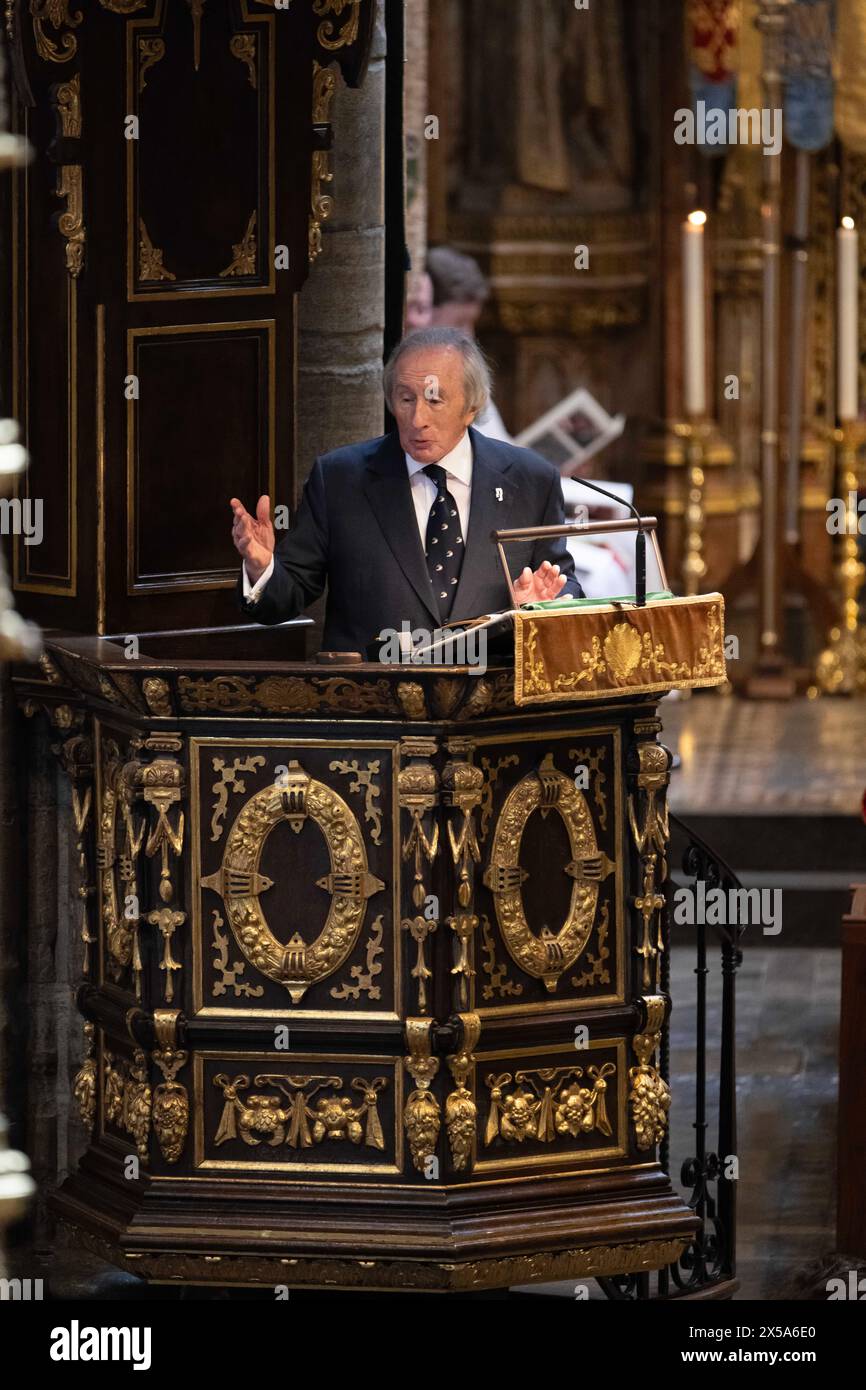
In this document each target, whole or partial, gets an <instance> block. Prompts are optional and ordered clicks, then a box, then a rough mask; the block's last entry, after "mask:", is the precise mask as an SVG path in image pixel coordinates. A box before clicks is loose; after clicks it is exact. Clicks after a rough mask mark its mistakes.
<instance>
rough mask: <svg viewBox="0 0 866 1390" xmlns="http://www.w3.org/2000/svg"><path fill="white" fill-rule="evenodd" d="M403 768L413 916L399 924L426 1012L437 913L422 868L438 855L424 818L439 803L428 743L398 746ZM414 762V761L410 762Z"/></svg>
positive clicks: (404, 845)
mask: <svg viewBox="0 0 866 1390" xmlns="http://www.w3.org/2000/svg"><path fill="white" fill-rule="evenodd" d="M400 751H401V755H402V757H403V759H404V765H403V766H402V767H401V769H400V772H399V774H398V778H397V787H398V792H399V804H400V809H401V811H407V812H408V814H409V818H410V826H409V833H408V835H407V836H406V838H405V839H404V840H402V842H401V847H400V849H401V855H402V859H403V862H404V863H406V862H407V861H408V860H409V859H410V858H411V859H412V860H413V866H414V876H413V882H412V895H411V896H412V904H413V906H414V908H415V914H414V916H410V917H405V918H404V919H403V921H402V922H401V927H402V928H403V930H404V931H407V932H409V934H410V935H411V937H412V939H413V941H414V942H415V943H416V946H417V948H418V949H417V956H416V960H415V965H414V966H413V968H412V972H411V973H412V978H413V979H414V980H416V981H417V983H418V1008H419V1010H420V1011H421V1012H422V1013H426V1012H427V980H429V979H430V978H431V971H430V969H429V968H428V966H427V962H426V960H425V956H424V951H425V945H426V941H427V937H428V936H430V935H431V934H432V933H433V932H435V931H436V929H437V927H438V920H437V913H436V911H435V910H431V909H432V905H431V904H428V903H427V898H428V893H427V889H426V887H425V883H424V865H425V862H426V863H427V864H432V863H433V861H434V859H435V858H436V856H437V854H438V853H439V826H438V825H437V824H436V822H435V820H434V822H433V829H432V833H431V834H429V835H428V833H427V830H426V829H425V825H424V821H425V818H426V817H427V816H428V815H430V814H431V813H432V812H433V811H434V810H435V807H436V805H437V804H438V801H439V794H438V787H439V779H438V777H437V774H436V769H435V768H434V767H433V764H432V763H431V762H429V761H428V760H429V758H430V757H432V756H433V754H434V753H435V751H436V744H435V743H434V742H433V740H432V739H424V738H418V739H413V738H407V739H403V740H402V742H401V745H400ZM411 760H414V761H411Z"/></svg>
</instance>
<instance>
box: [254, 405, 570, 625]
mask: <svg viewBox="0 0 866 1390" xmlns="http://www.w3.org/2000/svg"><path fill="white" fill-rule="evenodd" d="M469 433H470V437H471V440H472V455H473V462H472V492H471V498H470V513H469V534H468V536H467V537H466V538H465V540H466V554H465V556H464V560H463V568H462V570H461V572H460V582H459V584H458V586H457V592H456V595H455V598H454V606H453V609H452V611H451V614H450V619H449V621H451V622H455V621H457V620H459V619H460V618H475V617H478V616H479V615H480V614H482V613H496V612H498V611H499V610H500V609H503V608H508V607H510V606H511V602H510V599H509V595H508V589H507V588H506V585H505V579H504V577H503V574H502V569H501V566H500V563H499V555H498V552H497V549H496V546H495V545H494V543H493V542H492V541H491V539H490V533H491V531H493V530H503V529H504V528H506V527H511V526H556V525H561V524H562V522H563V519H564V512H563V502H562V488H561V486H560V481H559V473H558V471H557V469H556V468H554V467H553V465H552V464H550V463H548V462H547V460H546V459H543V458H541V457H540V456H539V455H538V454H534V453H531V452H530V450H528V449H519V448H517V447H516V446H515V445H513V444H503V443H500V442H499V441H498V440H492V439H487V438H486V437H485V436H484V435H483V434H479V433H478V431H477V430H473V429H470V431H469ZM497 489H501V490H502V500H501V501H499V500H498V499H497V496H496V492H497ZM506 555H507V557H508V560H509V564H510V568H511V573H512V575H516V574H518V573H519V572H520V570H521V569H522V568H523V567H524V565H529V566H530V568H531V569H533V570H535V569H537V568H538V566H539V565H540V564H541V563H542V561H543V560H550V561H551V563H552V564H558V565H559V566H560V569H561V571H562V572H563V573H564V574H565V575H566V576H567V577H568V584H567V585H566V588H565V590H563V592H565V593H570V594H572V595H575V596H578V597H579V596H580V594H581V592H582V591H581V588H580V585H579V584H578V582H577V580H576V578H575V577H574V566H573V564H572V561H571V557H570V555H569V554H568V551H567V549H566V546H565V542H564V541H563V540H561V539H559V540H556V541H553V542H550V543H547V544H545V543H542V542H532V541H517V542H514V543H512V544H510V545H509V546H508V547H507V548H506ZM274 562H275V564H274V572H273V574H272V575H271V578H270V579H269V580H268V582H267V584H266V585H265V588H264V590H263V591H262V594H261V597H260V599H259V601H258V603H256V604H249V603H246V602H245V601H244V599H243V597H242V595H243V586H242V582H241V580H240V579H239V580H238V599H239V602H240V606H241V608H242V610H243V612H244V613H246V614H248V615H249V616H250V617H253V618H255V620H256V621H257V622H261V623H281V622H285V621H286V620H287V619H289V618H296V617H297V616H298V614H300V613H301V612H302V611H303V610H304V609H305V608H306V607H308V606H309V604H311V603H313V602H314V601H315V600H316V599H317V598H318V597H319V595H320V594H321V593H322V592H323V590H324V588H325V585H326V584H327V587H328V600H327V613H326V618H325V631H324V638H323V646H324V649H325V650H326V651H341V652H343V651H345V652H348V651H361V652H363V651H364V650H365V649H366V647H367V646H368V644H369V643H370V642H371V641H372V640H373V639H374V638H375V637H377V636H378V634H379V632H380V631H381V630H382V629H383V628H394V629H395V630H396V631H398V632H399V631H400V626H401V623H402V622H403V621H404V620H406V621H408V622H409V623H410V624H411V625H412V627H413V628H424V629H427V630H432V629H434V628H436V627H438V626H439V625H440V623H441V618H440V615H439V611H438V608H437V603H436V598H435V596H434V593H433V588H432V585H431V583H430V576H429V575H428V573H427V564H426V561H425V559H424V548H423V546H422V544H421V537H420V535H419V533H418V522H417V519H416V514H415V507H414V504H413V501H412V489H411V486H410V483H409V475H408V472H407V469H406V459H405V455H404V453H403V450H402V448H401V447H400V440H399V437H398V435H397V434H396V433H394V434H387V435H384V436H382V437H381V438H379V439H371V440H368V441H367V442H366V443H364V444H351V445H348V446H347V447H346V448H344V449H336V450H335V451H334V452H333V453H331V454H325V455H323V456H322V457H321V458H317V459H316V462H315V464H314V465H313V470H312V472H311V474H310V476H309V478H308V480H307V482H306V485H305V487H304V494H303V498H302V500H301V505H300V507H299V508H298V514H297V518H296V520H295V525H294V527H293V528H292V530H291V531H289V532H287V533H286V534H285V535H284V536H283V537H282V538H281V539H280V540H279V541H278V543H277V548H276V551H275V553H274Z"/></svg>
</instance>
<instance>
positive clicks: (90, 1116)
mask: <svg viewBox="0 0 866 1390" xmlns="http://www.w3.org/2000/svg"><path fill="white" fill-rule="evenodd" d="M94 1033H95V1029H94V1027H93V1024H92V1023H85V1025H84V1039H85V1047H86V1049H87V1052H86V1056H85V1058H84V1061H83V1062H82V1063H81V1066H80V1067H79V1068H78V1071H77V1072H76V1073H75V1080H74V1081H73V1083H72V1094H73V1096H74V1098H75V1101H76V1103H77V1105H78V1112H79V1114H80V1115H81V1123H82V1124H83V1125H84V1128H85V1129H86V1130H87V1132H88V1134H91V1135H92V1134H93V1124H94V1121H95V1119H96V1085H97V1082H96V1058H95V1057H94V1055H93V1046H94Z"/></svg>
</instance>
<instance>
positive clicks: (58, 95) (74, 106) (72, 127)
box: [52, 72, 81, 140]
mask: <svg viewBox="0 0 866 1390" xmlns="http://www.w3.org/2000/svg"><path fill="white" fill-rule="evenodd" d="M52 91H53V92H54V104H55V106H56V108H57V115H58V118H59V120H60V132H61V134H62V135H63V136H64V138H68V139H71V140H78V139H80V137H81V77H80V75H79V74H78V73H77V72H76V73H75V74H74V75H73V76H72V77H70V79H69V81H68V82H60V83H58V85H57V87H55V88H52Z"/></svg>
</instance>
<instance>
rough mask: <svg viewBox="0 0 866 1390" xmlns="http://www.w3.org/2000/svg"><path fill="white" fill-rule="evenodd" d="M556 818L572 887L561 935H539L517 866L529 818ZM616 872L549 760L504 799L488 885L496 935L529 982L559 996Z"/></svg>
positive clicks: (582, 803)
mask: <svg viewBox="0 0 866 1390" xmlns="http://www.w3.org/2000/svg"><path fill="white" fill-rule="evenodd" d="M534 811H539V812H540V813H541V815H542V816H543V817H546V816H547V815H548V814H549V812H550V811H556V813H557V814H558V815H559V816H560V817H561V819H562V821H563V824H564V825H565V828H566V831H567V834H568V839H569V844H570V847H571V855H572V858H571V862H570V863H569V864H567V865H566V866H565V869H564V872H565V873H567V874H568V875H569V877H570V878H572V879H573V880H574V883H573V887H572V890H571V902H570V905H569V911H568V916H567V917H566V919H565V922H564V923H563V924H562V926H561V928H560V930H559V931H558V932H554V931H552V930H551V928H550V927H549V926H547V925H545V926H543V927H542V928H541V932H540V934H536V933H535V932H534V931H533V930H532V929H531V928H530V926H529V923H528V922H527V920H526V914H525V912H524V908H523V898H522V894H521V885H522V883H523V881H524V880H525V879H526V878H527V877H528V875H527V873H526V870H525V869H523V868H521V866H520V846H521V842H522V839H523V834H524V831H525V829H526V825H527V822H528V820H529V817H530V816H531V815H532V814H533V812H534ZM613 868H614V865H613V864H612V862H611V861H610V860H609V859H608V857H607V855H605V854H604V853H603V852H601V851H599V848H598V845H597V843H596V838H595V828H594V826H593V823H592V817H591V815H590V812H589V808H588V806H587V804H586V798H585V797H584V796H583V793H582V792H581V791H579V790H578V788H577V787H575V785H574V782H573V781H572V779H571V778H570V777H565V776H564V775H563V774H562V773H561V772H558V771H557V770H556V768H555V767H554V766H553V758H552V755H551V754H549V753H548V754H547V755H546V756H545V758H544V760H543V761H542V764H541V766H540V768H539V769H538V771H537V772H533V773H530V774H529V775H528V776H526V777H524V778H522V780H521V781H520V782H518V783H517V785H516V786H515V787H513V788H512V789H511V791H510V792H509V793H508V796H507V797H506V799H505V803H504V805H503V807H502V811H501V812H500V815H499V820H498V821H497V824H496V829H495V831H494V835H493V846H492V849H491V854H490V864H489V866H488V868H487V870H486V871H485V874H484V882H485V884H486V885H487V887H488V888H489V889H490V891H491V893H492V894H493V901H494V904H495V908H496V917H497V921H498V922H499V930H500V932H501V935H502V939H503V941H504V942H505V946H506V949H507V950H508V952H509V954H510V956H511V957H512V959H513V960H514V961H515V962H516V964H517V965H519V966H520V968H521V969H522V970H524V971H525V972H526V973H527V974H528V975H532V976H534V977H535V978H536V979H539V980H543V981H544V986H545V988H546V989H547V990H548V992H549V993H554V992H555V990H556V988H557V986H558V983H559V979H560V977H561V975H562V974H563V973H564V972H565V971H566V970H568V969H569V967H570V966H572V965H573V964H574V962H575V961H576V960H577V958H578V956H579V955H580V954H581V952H582V951H583V949H584V947H585V946H586V944H587V941H588V940H589V936H590V933H591V931H592V925H593V921H594V919H595V911H596V907H597V904H598V893H599V884H600V883H601V882H602V881H603V879H605V878H606V877H607V875H608V874H609V873H611V872H612V870H613Z"/></svg>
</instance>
